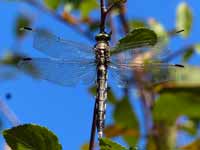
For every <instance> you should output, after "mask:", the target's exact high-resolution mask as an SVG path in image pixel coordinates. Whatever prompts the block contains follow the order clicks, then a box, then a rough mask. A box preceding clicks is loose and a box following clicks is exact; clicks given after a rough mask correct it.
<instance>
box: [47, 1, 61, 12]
mask: <svg viewBox="0 0 200 150" xmlns="http://www.w3.org/2000/svg"><path fill="white" fill-rule="evenodd" d="M44 3H45V4H46V6H47V7H48V8H49V9H52V10H56V9H57V8H58V6H59V4H60V0H44Z"/></svg>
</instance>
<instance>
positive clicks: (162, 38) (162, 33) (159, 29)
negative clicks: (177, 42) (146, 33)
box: [149, 19, 169, 46]
mask: <svg viewBox="0 0 200 150" xmlns="http://www.w3.org/2000/svg"><path fill="white" fill-rule="evenodd" d="M149 26H150V27H151V29H152V30H153V31H154V32H155V33H156V34H157V36H158V39H159V41H158V42H159V44H162V45H163V46H165V45H166V44H167V43H168V42H169V36H168V34H167V32H166V30H165V28H164V26H163V25H162V24H160V23H159V22H157V21H156V20H154V19H150V21H149Z"/></svg>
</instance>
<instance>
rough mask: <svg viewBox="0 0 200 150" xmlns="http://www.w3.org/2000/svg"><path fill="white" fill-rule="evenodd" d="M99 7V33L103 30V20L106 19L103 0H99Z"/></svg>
mask: <svg viewBox="0 0 200 150" xmlns="http://www.w3.org/2000/svg"><path fill="white" fill-rule="evenodd" d="M100 7H101V23H100V33H103V32H105V21H106V15H107V14H106V7H105V2H104V0H100Z"/></svg>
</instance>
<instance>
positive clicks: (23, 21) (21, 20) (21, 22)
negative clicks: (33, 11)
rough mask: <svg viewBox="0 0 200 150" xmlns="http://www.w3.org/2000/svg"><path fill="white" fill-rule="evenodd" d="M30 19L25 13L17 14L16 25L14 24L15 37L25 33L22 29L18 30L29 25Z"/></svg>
mask: <svg viewBox="0 0 200 150" xmlns="http://www.w3.org/2000/svg"><path fill="white" fill-rule="evenodd" d="M30 24H31V21H30V18H28V17H27V16H25V15H19V16H18V17H17V19H16V25H15V34H16V36H17V37H23V36H24V35H25V31H24V30H20V28H22V27H28V26H30Z"/></svg>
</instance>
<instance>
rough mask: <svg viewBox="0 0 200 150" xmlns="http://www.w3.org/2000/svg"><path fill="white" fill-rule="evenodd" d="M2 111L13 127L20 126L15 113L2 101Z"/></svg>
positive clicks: (0, 107)
mask: <svg viewBox="0 0 200 150" xmlns="http://www.w3.org/2000/svg"><path fill="white" fill-rule="evenodd" d="M0 110H1V111H2V113H3V114H4V115H5V116H6V118H7V119H8V120H9V121H10V123H11V124H12V125H13V126H17V125H19V124H20V121H19V119H18V118H17V116H16V115H15V113H14V112H13V111H11V109H10V108H9V107H8V105H7V104H6V103H5V102H4V101H3V100H0Z"/></svg>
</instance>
